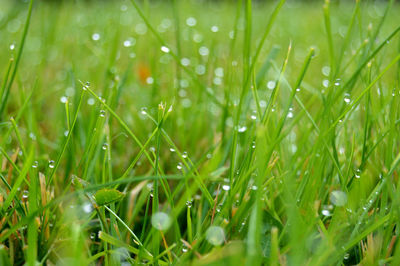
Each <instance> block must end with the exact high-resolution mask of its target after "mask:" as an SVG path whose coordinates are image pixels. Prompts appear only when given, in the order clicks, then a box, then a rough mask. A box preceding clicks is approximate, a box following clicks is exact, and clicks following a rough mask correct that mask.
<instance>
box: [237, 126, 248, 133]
mask: <svg viewBox="0 0 400 266" xmlns="http://www.w3.org/2000/svg"><path fill="white" fill-rule="evenodd" d="M246 130H247V127H246V126H242V127H238V129H237V131H238V132H239V133H243V132H246Z"/></svg>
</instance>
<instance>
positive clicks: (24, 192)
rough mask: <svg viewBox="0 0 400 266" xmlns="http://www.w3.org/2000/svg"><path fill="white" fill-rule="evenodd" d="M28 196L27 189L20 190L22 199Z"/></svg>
mask: <svg viewBox="0 0 400 266" xmlns="http://www.w3.org/2000/svg"><path fill="white" fill-rule="evenodd" d="M28 197H29V191H28V190H24V191H23V192H22V199H27V198H28Z"/></svg>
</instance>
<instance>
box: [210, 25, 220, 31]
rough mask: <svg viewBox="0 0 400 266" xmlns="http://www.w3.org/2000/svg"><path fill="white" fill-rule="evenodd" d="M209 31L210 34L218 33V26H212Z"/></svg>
mask: <svg viewBox="0 0 400 266" xmlns="http://www.w3.org/2000/svg"><path fill="white" fill-rule="evenodd" d="M211 31H212V32H218V31H219V28H218V26H215V25H214V26H212V27H211Z"/></svg>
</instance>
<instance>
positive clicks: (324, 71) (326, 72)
mask: <svg viewBox="0 0 400 266" xmlns="http://www.w3.org/2000/svg"><path fill="white" fill-rule="evenodd" d="M321 71H322V74H323V75H324V76H326V77H327V76H329V74H330V73H331V68H330V67H329V66H324V67H322V69H321Z"/></svg>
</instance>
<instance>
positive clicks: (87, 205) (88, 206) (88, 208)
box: [82, 202, 93, 213]
mask: <svg viewBox="0 0 400 266" xmlns="http://www.w3.org/2000/svg"><path fill="white" fill-rule="evenodd" d="M82 209H83V211H84V212H85V213H91V212H92V211H93V205H92V204H91V203H90V202H86V203H85V204H83V205H82Z"/></svg>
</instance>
